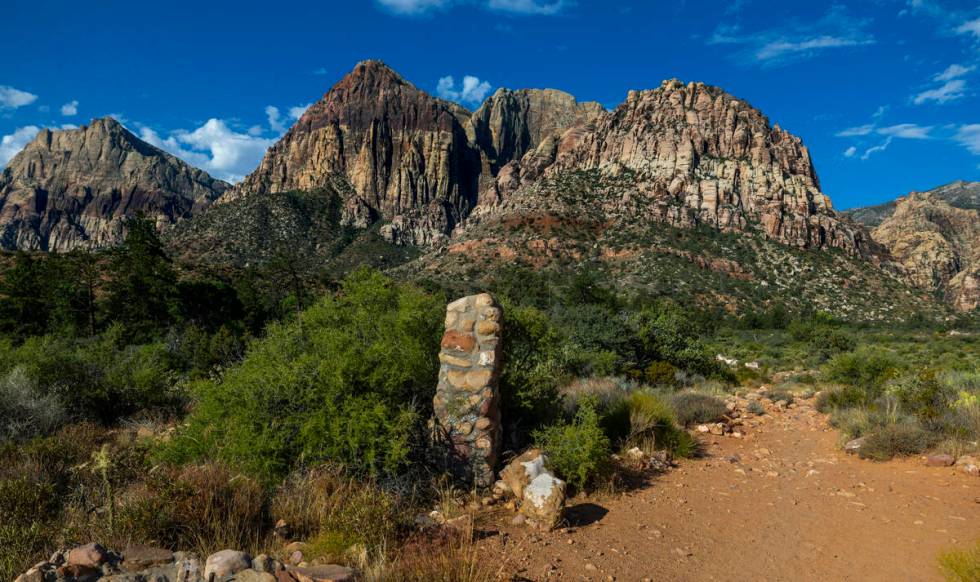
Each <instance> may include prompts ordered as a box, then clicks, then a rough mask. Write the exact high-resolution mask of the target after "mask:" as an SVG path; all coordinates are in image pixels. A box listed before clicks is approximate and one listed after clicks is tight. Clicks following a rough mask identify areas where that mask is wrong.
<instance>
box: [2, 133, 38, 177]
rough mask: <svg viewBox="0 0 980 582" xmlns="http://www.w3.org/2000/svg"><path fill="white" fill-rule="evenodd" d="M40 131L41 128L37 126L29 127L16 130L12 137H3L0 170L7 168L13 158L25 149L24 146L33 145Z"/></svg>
mask: <svg viewBox="0 0 980 582" xmlns="http://www.w3.org/2000/svg"><path fill="white" fill-rule="evenodd" d="M39 131H41V128H39V127H37V126H36V125H28V126H26V127H21V128H18V129H16V130H14V132H13V133H12V134H10V135H5V136H3V138H2V139H0V168H2V167H4V166H6V165H7V162H9V161H10V159H11V158H13V157H14V156H15V155H17V153H18V152H19V151H20V150H22V149H24V146H26V145H27V144H29V143H31V140H32V139H34V136H35V135H37V132H39Z"/></svg>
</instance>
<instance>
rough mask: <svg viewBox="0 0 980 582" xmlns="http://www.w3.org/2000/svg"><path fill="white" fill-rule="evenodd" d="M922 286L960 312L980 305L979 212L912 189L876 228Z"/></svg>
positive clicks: (879, 239)
mask: <svg viewBox="0 0 980 582" xmlns="http://www.w3.org/2000/svg"><path fill="white" fill-rule="evenodd" d="M871 235H872V237H873V238H874V239H875V240H876V241H877V242H879V243H881V244H882V245H884V246H885V247H886V248H887V249H888V251H889V252H890V253H891V255H892V257H893V258H894V259H895V260H896V261H898V262H899V263H901V264H902V266H904V267H905V269H906V270H907V273H908V277H909V279H910V280H911V281H912V282H913V283H914V284H916V285H918V286H919V287H921V288H923V289H927V290H930V291H934V292H936V293H940V294H942V295H943V296H944V297H945V298H946V301H947V302H948V303H949V304H951V305H952V306H953V307H954V308H955V309H957V310H959V311H970V310H972V309H975V308H976V307H977V306H978V305H980V211H978V210H976V209H972V208H957V207H955V206H952V205H951V204H950V203H949V202H947V201H946V200H944V199H942V198H941V197H940V196H938V195H936V194H934V193H932V192H925V193H917V192H913V193H911V194H909V195H908V196H906V197H904V198H900V199H898V200H897V201H896V203H895V208H894V211H893V212H892V214H891V215H890V216H888V217H887V218H885V219H884V220H883V221H882V222H881V224H880V225H879V226H878V227H877V228H875V229H874V231H872V233H871Z"/></svg>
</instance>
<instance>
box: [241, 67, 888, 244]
mask: <svg viewBox="0 0 980 582" xmlns="http://www.w3.org/2000/svg"><path fill="white" fill-rule="evenodd" d="M592 170H598V171H600V172H602V173H604V174H607V175H618V176H621V178H622V180H627V179H628V180H630V183H629V184H626V186H628V189H629V190H630V193H631V194H630V195H631V196H632V197H633V198H642V199H646V200H649V201H652V202H655V204H654V207H653V208H652V209H651V210H650V212H649V214H647V215H645V216H643V217H642V219H643V220H652V221H657V222H666V223H668V224H671V225H674V226H679V227H692V226H698V225H707V226H710V227H712V228H716V229H719V230H724V231H748V230H752V231H761V232H763V233H764V234H765V235H766V236H768V237H770V238H771V239H773V240H776V241H778V242H782V243H785V244H789V245H793V246H797V247H802V248H823V247H835V248H840V249H843V250H845V251H846V252H848V253H850V254H855V255H859V254H865V253H867V251H868V246H869V245H868V240H867V237H866V235H865V232H864V231H863V229H861V228H860V227H856V226H854V225H852V224H850V223H849V222H847V221H842V220H841V219H840V218H839V217H838V216H837V214H836V213H835V212H834V211H833V209H832V206H831V203H830V200H829V199H828V198H827V197H826V196H824V195H823V194H822V193H821V192H820V188H819V183H818V181H817V177H816V174H815V172H814V170H813V164H812V162H811V160H810V156H809V152H808V151H807V149H806V148H805V147H804V146H803V145H802V143H801V142H800V140H799V139H798V138H796V137H794V136H792V135H791V134H789V133H787V132H785V131H783V130H781V129H780V128H779V127H778V126H777V127H770V125H769V121H768V119H766V117H765V116H763V115H762V114H761V113H760V112H759V111H758V110H756V109H754V108H752V107H751V106H749V105H747V104H745V103H744V102H742V101H740V100H738V99H736V98H734V97H732V96H731V95H728V94H726V93H724V92H723V91H721V90H720V89H717V88H714V87H709V86H706V85H703V84H699V83H691V84H688V85H683V84H681V83H680V82H678V81H666V82H664V83H663V84H662V85H661V86H660V87H659V88H657V89H654V90H650V91H634V92H631V93H630V95H629V97H628V99H627V100H626V102H625V103H623V104H622V105H620V106H619V107H618V108H616V109H615V110H614V111H605V110H604V109H603V108H602V107H601V106H599V105H598V104H595V103H578V102H577V101H576V100H575V99H574V98H573V97H572V96H571V95H568V94H566V93H562V92H560V91H553V90H521V91H509V90H506V89H501V90H498V91H497V92H496V93H495V94H494V95H493V96H492V97H490V98H488V99H487V101H486V102H485V103H484V104H483V105H482V106H481V107H480V108H479V109H478V110H477V111H476V112H474V113H470V112H468V111H466V110H465V109H463V108H461V107H459V106H457V105H454V104H451V103H448V102H445V101H442V100H439V99H435V98H433V97H431V96H429V95H427V94H425V93H424V92H422V91H420V90H419V89H417V88H415V87H414V86H412V85H411V84H410V83H408V82H407V81H405V80H404V79H402V78H401V77H400V76H398V75H397V74H396V73H395V72H394V71H392V70H391V69H389V68H388V67H387V66H385V65H384V64H382V63H379V62H377V61H368V62H365V63H361V64H359V65H357V67H356V68H355V69H354V71H353V72H352V73H350V74H349V75H348V76H347V77H345V78H344V79H343V80H341V81H340V82H339V83H338V84H337V85H336V86H335V87H333V88H332V89H331V90H330V91H329V92H328V93H327V94H326V95H324V97H323V98H322V99H321V100H320V101H319V102H318V103H316V104H315V105H313V106H312V107H310V108H309V109H308V110H307V112H306V114H305V115H304V116H303V117H302V118H301V119H300V120H299V121H298V122H297V123H296V125H295V126H294V127H293V128H292V129H290V131H289V132H288V133H287V134H286V135H285V136H284V137H283V138H282V140H280V142H278V143H277V144H276V145H275V146H273V148H271V149H270V150H269V152H268V153H267V155H266V157H265V159H264V160H263V161H262V164H261V166H260V167H259V168H258V169H257V170H256V171H255V172H254V173H253V174H252V175H250V176H249V177H248V178H246V180H245V181H244V182H243V183H242V184H240V185H239V186H237V187H236V188H235V190H234V191H233V193H231V195H230V196H227V197H226V198H228V199H232V198H234V197H239V196H245V195H261V194H263V193H269V192H280V191H286V190H293V189H302V190H310V189H315V188H317V187H319V186H321V185H322V184H323V183H324V182H325V181H326V180H328V179H329V178H330V177H331V176H341V177H344V178H345V179H346V180H347V181H348V182H349V183H350V185H351V186H352V188H353V191H354V192H355V193H356V195H355V196H352V197H351V198H350V199H349V200H347V201H346V202H345V210H344V216H345V221H346V222H347V223H348V224H354V225H358V226H366V225H368V224H371V223H373V222H375V221H379V220H380V221H382V222H384V223H385V224H384V226H383V228H382V233H383V234H384V236H385V237H386V238H388V239H389V240H393V241H397V242H401V243H409V244H422V245H434V244H441V243H444V242H446V241H447V240H449V238H450V237H451V236H453V235H454V233H456V234H458V233H460V232H462V231H463V230H465V225H466V224H467V223H469V222H476V221H481V220H485V219H487V218H488V217H489V216H492V215H493V214H494V213H498V212H499V211H500V210H501V209H503V208H504V207H506V206H510V207H515V206H516V207H520V206H521V205H528V204H531V205H534V204H537V203H538V202H540V201H538V200H531V198H533V197H534V196H536V192H538V189H536V188H535V185H536V184H537V183H539V182H540V181H542V180H550V179H554V178H555V177H557V176H560V175H562V174H568V173H574V172H581V171H592Z"/></svg>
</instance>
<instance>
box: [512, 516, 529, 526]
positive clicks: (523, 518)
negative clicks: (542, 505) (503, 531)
mask: <svg viewBox="0 0 980 582" xmlns="http://www.w3.org/2000/svg"><path fill="white" fill-rule="evenodd" d="M525 521H527V517H526V516H525V515H524V514H523V513H518V514H517V515H515V516H514V519H512V520H510V523H511V525H523V524H524V522H525Z"/></svg>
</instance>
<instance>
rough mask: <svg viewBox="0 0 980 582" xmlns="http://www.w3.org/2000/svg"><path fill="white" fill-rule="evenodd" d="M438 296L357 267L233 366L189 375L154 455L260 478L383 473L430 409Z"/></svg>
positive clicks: (415, 440)
mask: <svg viewBox="0 0 980 582" xmlns="http://www.w3.org/2000/svg"><path fill="white" fill-rule="evenodd" d="M442 310H443V307H442V303H441V302H440V301H437V300H436V299H435V298H433V297H431V296H429V295H426V294H424V293H423V292H421V291H419V290H417V289H416V288H414V287H411V286H407V285H402V284H396V283H394V282H393V281H391V280H390V279H388V278H386V277H384V276H382V275H381V274H379V273H376V272H371V271H367V270H362V271H358V272H356V273H354V274H352V275H351V276H349V277H348V278H347V279H346V280H345V281H344V282H343V284H342V286H341V289H340V291H339V292H338V293H337V294H336V295H335V296H327V297H324V298H323V299H321V300H320V301H319V302H318V303H317V304H315V305H314V306H313V307H311V308H309V309H307V310H306V311H304V312H303V313H302V314H301V315H300V316H299V317H298V318H297V319H296V320H295V321H292V322H290V323H287V324H279V325H273V326H271V327H270V329H269V331H268V336H267V337H266V338H265V339H263V340H261V341H257V342H255V343H253V344H252V346H251V347H250V349H249V350H248V353H247V355H246V356H245V358H244V360H243V361H242V362H241V364H240V365H238V366H236V367H234V368H231V369H229V370H228V371H227V372H226V373H225V374H224V376H223V377H222V378H221V379H218V380H207V381H200V382H197V383H195V385H194V386H193V394H194V396H195V398H196V402H195V403H194V406H193V410H192V412H191V414H190V416H189V418H188V423H187V426H186V428H185V430H184V431H183V432H182V433H181V434H180V435H178V437H177V438H176V439H175V440H174V441H173V442H172V443H171V444H170V445H169V446H167V447H166V448H165V449H164V450H163V451H162V455H163V458H164V459H169V460H174V461H189V460H198V459H204V458H209V457H213V458H217V459H221V460H224V461H227V462H229V463H231V464H232V465H235V466H240V467H243V468H245V469H247V470H248V471H249V472H250V473H252V474H255V475H257V476H259V477H260V478H262V479H264V480H268V479H271V478H275V477H282V476H283V475H285V474H286V473H288V472H289V471H290V469H292V467H294V466H297V465H300V464H304V463H305V464H310V463H319V462H322V461H336V462H339V463H343V464H347V465H349V466H350V467H352V468H356V469H358V470H361V471H363V472H365V473H372V474H379V473H387V474H393V473H397V472H399V471H400V470H401V469H403V468H404V467H405V466H406V464H407V463H409V461H410V453H411V452H412V448H413V447H414V446H418V445H419V444H421V443H422V442H423V439H422V438H421V437H420V430H421V429H422V426H421V424H422V420H423V419H425V418H428V417H429V416H430V415H431V402H432V396H433V394H434V393H435V386H436V379H437V374H438V360H437V358H436V355H437V351H438V347H439V337H440V332H441V328H442Z"/></svg>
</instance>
